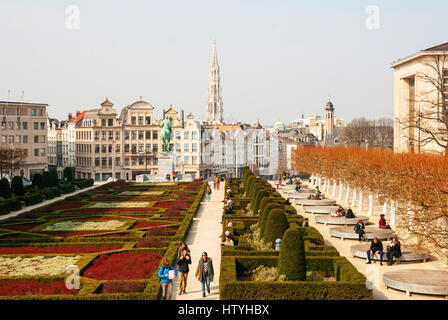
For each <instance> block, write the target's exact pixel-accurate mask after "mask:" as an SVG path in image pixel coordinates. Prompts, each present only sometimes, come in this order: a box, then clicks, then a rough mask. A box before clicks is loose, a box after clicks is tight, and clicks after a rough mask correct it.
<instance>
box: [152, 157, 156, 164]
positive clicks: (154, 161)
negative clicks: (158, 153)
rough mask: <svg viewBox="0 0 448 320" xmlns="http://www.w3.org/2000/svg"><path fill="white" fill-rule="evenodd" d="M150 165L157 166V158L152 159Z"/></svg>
mask: <svg viewBox="0 0 448 320" xmlns="http://www.w3.org/2000/svg"><path fill="white" fill-rule="evenodd" d="M152 164H153V165H155V166H156V165H157V158H156V157H154V158H153V159H152Z"/></svg>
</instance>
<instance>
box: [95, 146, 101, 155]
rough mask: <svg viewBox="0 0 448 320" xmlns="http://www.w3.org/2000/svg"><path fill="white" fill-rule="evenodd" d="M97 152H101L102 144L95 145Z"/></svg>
mask: <svg viewBox="0 0 448 320" xmlns="http://www.w3.org/2000/svg"><path fill="white" fill-rule="evenodd" d="M95 153H100V145H99V144H96V145H95Z"/></svg>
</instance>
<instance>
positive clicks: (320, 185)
mask: <svg viewBox="0 0 448 320" xmlns="http://www.w3.org/2000/svg"><path fill="white" fill-rule="evenodd" d="M317 186H318V187H319V190H320V189H321V187H322V178H321V177H320V176H319V178H318V179H317Z"/></svg>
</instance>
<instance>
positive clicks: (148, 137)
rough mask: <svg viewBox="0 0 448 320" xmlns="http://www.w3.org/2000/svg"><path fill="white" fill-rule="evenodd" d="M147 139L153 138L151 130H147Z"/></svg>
mask: <svg viewBox="0 0 448 320" xmlns="http://www.w3.org/2000/svg"><path fill="white" fill-rule="evenodd" d="M145 139H147V140H149V139H151V131H145Z"/></svg>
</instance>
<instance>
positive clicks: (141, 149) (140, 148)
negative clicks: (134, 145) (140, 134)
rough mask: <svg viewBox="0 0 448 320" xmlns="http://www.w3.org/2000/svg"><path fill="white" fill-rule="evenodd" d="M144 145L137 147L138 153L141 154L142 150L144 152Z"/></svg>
mask: <svg viewBox="0 0 448 320" xmlns="http://www.w3.org/2000/svg"><path fill="white" fill-rule="evenodd" d="M144 147H145V146H144V145H143V144H139V145H138V152H143V150H144Z"/></svg>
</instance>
